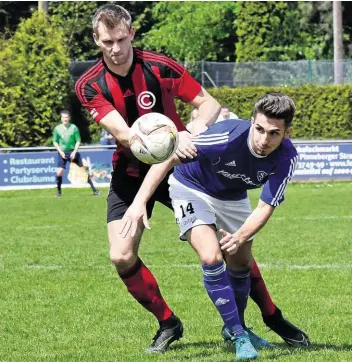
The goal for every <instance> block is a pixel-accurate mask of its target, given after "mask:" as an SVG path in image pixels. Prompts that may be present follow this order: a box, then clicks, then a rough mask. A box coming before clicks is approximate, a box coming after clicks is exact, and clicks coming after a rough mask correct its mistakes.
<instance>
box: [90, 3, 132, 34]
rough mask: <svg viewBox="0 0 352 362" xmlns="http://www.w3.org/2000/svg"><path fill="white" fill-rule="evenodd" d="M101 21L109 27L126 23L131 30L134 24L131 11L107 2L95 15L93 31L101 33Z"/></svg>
mask: <svg viewBox="0 0 352 362" xmlns="http://www.w3.org/2000/svg"><path fill="white" fill-rule="evenodd" d="M99 22H102V23H103V24H104V25H105V26H106V27H108V28H109V29H113V28H115V27H116V26H118V25H120V24H125V25H126V27H127V29H128V30H130V29H131V25H132V18H131V15H130V13H129V12H128V11H127V10H126V9H125V8H123V7H122V6H120V5H115V4H107V5H103V6H101V7H100V8H99V9H98V10H97V11H96V12H95V14H94V16H93V20H92V26H93V32H94V33H95V34H97V35H99V34H98V26H99Z"/></svg>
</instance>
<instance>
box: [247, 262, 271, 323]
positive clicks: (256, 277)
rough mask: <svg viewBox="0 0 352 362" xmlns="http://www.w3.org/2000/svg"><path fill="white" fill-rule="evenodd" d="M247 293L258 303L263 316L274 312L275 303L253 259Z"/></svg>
mask: <svg viewBox="0 0 352 362" xmlns="http://www.w3.org/2000/svg"><path fill="white" fill-rule="evenodd" d="M249 295H250V297H251V298H252V299H253V300H254V302H255V303H256V304H257V305H258V307H259V308H260V311H261V312H262V315H263V316H269V315H272V314H274V312H275V310H276V305H275V304H274V302H273V301H272V299H271V297H270V294H269V291H268V289H267V288H266V285H265V282H264V279H263V277H262V275H261V273H260V270H259V268H258V265H257V263H256V262H255V260H254V263H253V266H252V270H251V292H250V294H249Z"/></svg>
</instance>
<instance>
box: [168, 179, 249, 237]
mask: <svg viewBox="0 0 352 362" xmlns="http://www.w3.org/2000/svg"><path fill="white" fill-rule="evenodd" d="M169 185H170V189H169V192H170V197H171V200H172V206H173V208H174V213H175V218H176V223H177V224H178V225H179V227H180V238H181V239H182V240H185V236H184V235H185V233H186V232H187V231H188V230H189V229H192V228H193V227H195V226H197V225H215V227H216V229H217V230H219V229H224V230H225V231H228V232H230V233H234V232H235V231H237V230H238V229H239V228H240V227H241V226H242V225H243V223H244V222H245V221H246V219H247V218H248V216H249V215H250V214H251V212H252V209H251V205H250V202H249V198H248V197H246V198H245V199H243V200H238V201H233V200H231V201H224V200H218V199H215V198H214V197H211V196H208V195H206V194H204V193H203V192H200V191H197V190H193V189H191V188H189V187H187V186H185V185H183V184H181V183H180V182H179V181H177V180H176V179H175V178H174V176H173V175H171V176H170V178H169Z"/></svg>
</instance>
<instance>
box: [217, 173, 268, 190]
mask: <svg viewBox="0 0 352 362" xmlns="http://www.w3.org/2000/svg"><path fill="white" fill-rule="evenodd" d="M217 173H219V174H220V175H223V176H224V177H226V178H228V179H230V180H233V179H236V178H239V179H241V180H242V181H243V182H245V183H246V184H247V185H252V186H261V185H260V184H256V183H254V182H253V181H252V180H251V178H250V177H249V176H247V175H245V174H243V173H242V174H241V173H229V172H227V171H225V170H220V171H217Z"/></svg>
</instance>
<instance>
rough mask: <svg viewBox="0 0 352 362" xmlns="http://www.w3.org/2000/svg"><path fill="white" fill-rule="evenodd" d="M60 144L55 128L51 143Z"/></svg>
mask: <svg viewBox="0 0 352 362" xmlns="http://www.w3.org/2000/svg"><path fill="white" fill-rule="evenodd" d="M54 142H56V143H60V134H59V132H58V130H57V127H55V128H54V132H53V143H54Z"/></svg>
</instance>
